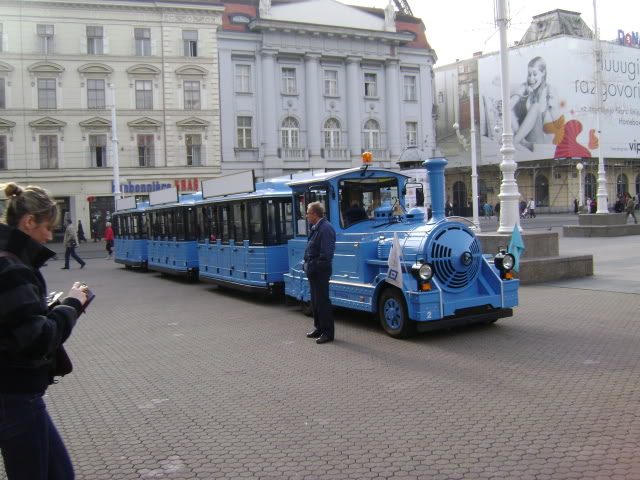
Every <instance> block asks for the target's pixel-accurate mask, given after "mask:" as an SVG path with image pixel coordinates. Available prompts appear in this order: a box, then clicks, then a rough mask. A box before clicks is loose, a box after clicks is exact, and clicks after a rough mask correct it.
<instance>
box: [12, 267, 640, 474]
mask: <svg viewBox="0 0 640 480" xmlns="http://www.w3.org/2000/svg"><path fill="white" fill-rule="evenodd" d="M60 263H61V262H59V261H58V262H50V264H49V267H48V268H46V269H45V270H44V273H45V275H46V277H47V278H48V281H49V283H50V287H51V288H50V289H51V290H52V289H62V288H66V287H67V286H68V285H69V284H70V283H71V282H72V281H74V280H78V279H82V280H84V281H86V282H87V283H89V284H90V285H91V286H92V288H93V289H94V291H95V292H96V294H97V297H96V300H95V301H94V304H93V305H92V306H91V310H90V312H89V314H88V315H87V316H86V317H85V318H82V319H81V320H80V321H79V324H78V326H77V328H76V330H75V332H74V334H73V336H72V338H71V340H70V341H69V343H68V350H69V353H70V355H71V356H72V358H73V360H74V363H75V368H76V370H75V371H74V373H73V374H72V375H71V376H69V377H67V378H64V379H63V380H62V381H61V382H60V383H59V384H58V385H54V386H53V387H51V388H50V390H49V393H48V396H47V403H48V407H49V410H50V412H51V415H52V416H53V417H54V420H55V422H56V424H57V425H58V427H59V429H60V431H61V433H62V436H63V438H64V439H65V441H66V443H67V446H68V447H69V450H70V453H71V455H72V457H73V461H74V464H75V467H76V471H77V477H78V478H79V479H84V480H103V479H104V480H110V479H118V480H125V479H145V480H146V479H154V480H158V479H191V478H202V479H210V478H223V477H224V478H285V479H322V478H327V479H366V478H395V479H399V478H402V479H443V480H444V479H475V478H510V479H519V480H528V479H531V480H533V479H536V480H542V479H569V478H571V479H585V478H589V479H591V478H593V479H612V480H614V479H615V480H631V479H640V413H639V412H640V407H639V406H638V405H639V404H640V382H639V380H638V373H639V372H640V348H639V346H640V297H639V296H638V295H630V294H625V293H615V292H596V291H590V290H580V289H575V288H553V287H549V286H532V287H525V288H523V289H522V290H521V306H520V307H519V308H518V309H517V310H516V316H515V317H514V318H512V319H505V320H501V321H500V322H499V323H497V324H496V325H494V326H489V327H487V326H482V327H471V328H465V329H460V330H453V331H449V332H442V333H435V334H433V333H432V334H427V335H423V336H421V337H419V338H417V339H413V340H409V341H399V340H394V339H392V338H390V337H388V336H386V335H385V334H384V333H383V332H382V330H381V328H380V327H379V326H378V325H377V323H376V322H375V320H373V319H372V318H371V317H370V316H368V315H361V314H354V313H352V312H347V311H338V312H337V327H336V334H337V341H335V342H334V343H331V344H327V345H322V346H318V345H315V343H313V341H312V340H309V339H307V338H305V336H304V334H305V332H306V331H307V330H309V329H310V327H311V321H310V319H309V318H307V317H305V316H303V315H302V314H301V313H300V312H299V311H298V309H297V308H296V307H293V306H287V305H285V304H284V303H283V302H281V301H267V300H265V299H262V298H259V297H256V296H254V295H248V294H244V293H237V292H229V291H223V290H219V289H217V288H216V287H214V286H211V285H209V284H202V283H201V284H195V285H190V284H188V283H186V282H184V281H181V280H175V279H171V278H168V277H163V276H161V275H160V274H156V273H140V272H135V271H127V270H124V269H123V268H122V267H120V266H116V265H114V264H113V263H112V262H110V261H107V260H104V259H95V260H93V261H91V262H90V263H89V264H88V266H87V268H86V269H84V270H82V271H80V270H78V269H77V265H73V266H72V268H73V269H72V270H71V271H61V270H59V266H61V265H60ZM2 475H4V473H2V474H0V478H5V477H2Z"/></svg>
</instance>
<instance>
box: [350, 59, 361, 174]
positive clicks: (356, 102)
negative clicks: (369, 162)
mask: <svg viewBox="0 0 640 480" xmlns="http://www.w3.org/2000/svg"><path fill="white" fill-rule="evenodd" d="M360 60H362V58H361V57H347V124H348V130H349V132H348V136H349V150H351V162H352V164H354V165H356V166H357V165H360V163H362V162H361V160H360V153H361V150H362V129H361V125H360V123H361V118H360V105H361V104H362V93H361V92H360V88H359V86H360V80H361V78H360V77H361V75H360Z"/></svg>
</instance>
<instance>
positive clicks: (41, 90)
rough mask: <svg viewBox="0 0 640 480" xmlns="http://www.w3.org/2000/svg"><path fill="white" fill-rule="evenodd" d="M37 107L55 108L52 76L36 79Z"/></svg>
mask: <svg viewBox="0 0 640 480" xmlns="http://www.w3.org/2000/svg"><path fill="white" fill-rule="evenodd" d="M38 108H56V81H55V79H53V78H39V79H38Z"/></svg>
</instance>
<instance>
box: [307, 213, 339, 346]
mask: <svg viewBox="0 0 640 480" xmlns="http://www.w3.org/2000/svg"><path fill="white" fill-rule="evenodd" d="M307 220H308V221H309V223H310V224H311V232H310V234H309V238H308V240H307V247H306V249H305V251H304V265H303V268H304V271H305V273H306V274H307V278H308V279H309V287H310V289H311V306H312V308H313V326H314V327H315V328H314V329H313V331H311V332H309V333H307V337H309V338H315V339H316V343H318V344H322V343H327V342H331V341H333V339H334V337H335V327H334V322H333V311H332V310H331V309H332V307H331V300H330V299H329V280H330V279H331V273H332V262H333V253H334V252H335V249H336V231H335V230H334V229H333V226H332V225H331V224H330V223H329V220H327V219H326V218H325V216H324V206H323V205H322V203H320V202H313V203H310V204H309V207H308V208H307Z"/></svg>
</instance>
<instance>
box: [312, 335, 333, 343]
mask: <svg viewBox="0 0 640 480" xmlns="http://www.w3.org/2000/svg"><path fill="white" fill-rule="evenodd" d="M328 342H333V337H330V336H329V335H326V334H324V333H323V334H322V335H321V336H320V338H318V339H317V340H316V343H317V344H318V345H321V344H323V343H328Z"/></svg>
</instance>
